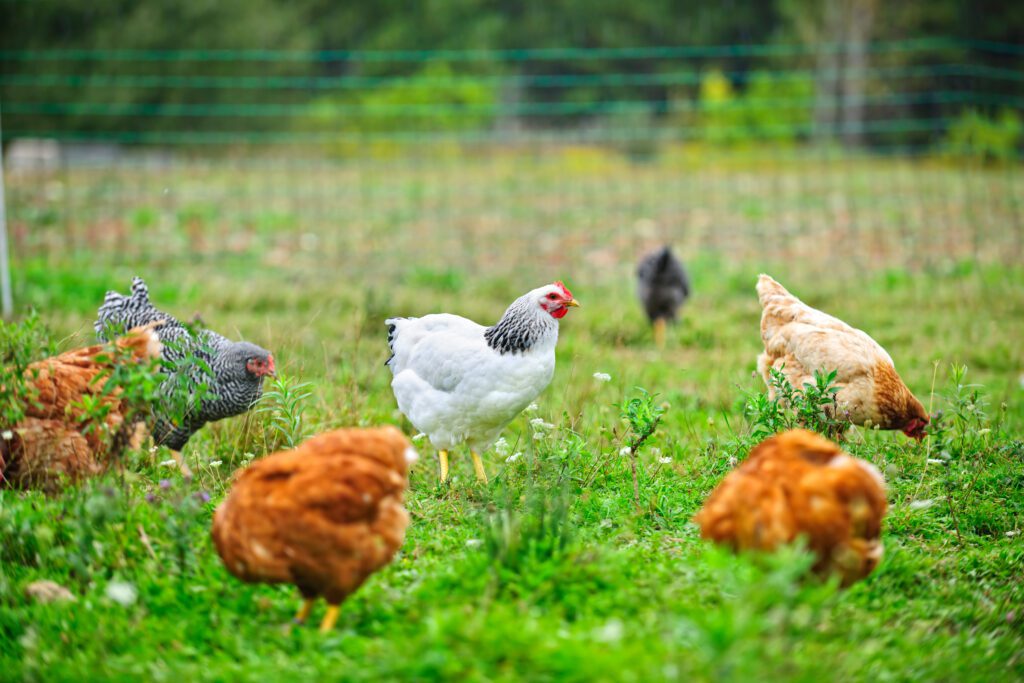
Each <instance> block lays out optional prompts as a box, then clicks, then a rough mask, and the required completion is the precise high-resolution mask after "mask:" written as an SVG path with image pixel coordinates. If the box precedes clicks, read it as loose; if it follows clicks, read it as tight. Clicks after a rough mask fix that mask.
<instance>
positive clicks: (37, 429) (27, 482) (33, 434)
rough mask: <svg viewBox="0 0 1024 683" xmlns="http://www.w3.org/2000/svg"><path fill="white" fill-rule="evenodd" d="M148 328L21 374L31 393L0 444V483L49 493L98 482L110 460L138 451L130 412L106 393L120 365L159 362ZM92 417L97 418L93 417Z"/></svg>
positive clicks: (118, 395)
mask: <svg viewBox="0 0 1024 683" xmlns="http://www.w3.org/2000/svg"><path fill="white" fill-rule="evenodd" d="M159 325H160V323H159V322H154V323H152V324H150V325H147V326H145V327H139V328H136V329H134V330H131V331H130V332H129V333H128V334H126V335H125V336H123V337H121V338H120V339H118V340H117V341H116V342H115V344H116V346H117V348H118V349H119V351H114V350H113V349H112V348H111V345H109V344H97V345H94V346H87V347H85V348H81V349H74V350H72V351H67V352H65V353H62V354H60V355H59V356H54V357H53V358H46V359H44V360H41V361H37V362H35V363H32V364H31V365H29V366H28V368H27V369H26V371H25V381H26V385H27V387H28V389H29V391H30V392H31V394H30V396H28V397H27V398H26V400H25V405H24V413H25V417H24V418H23V419H22V420H21V421H19V422H18V423H17V424H16V425H14V426H13V428H11V429H10V430H8V431H9V434H5V436H7V437H9V438H5V439H3V440H2V441H0V463H4V462H6V465H5V466H3V467H2V476H3V478H6V479H8V480H10V481H11V482H13V483H16V484H19V485H23V486H37V487H40V488H45V489H50V490H52V489H54V488H56V487H57V486H58V484H59V480H60V479H61V478H63V477H67V478H69V479H71V480H78V479H82V478H84V477H87V476H91V475H95V474H98V473H99V472H101V471H103V470H104V469H106V467H107V466H108V465H109V464H110V461H111V457H110V456H111V454H112V453H113V452H115V451H117V450H119V449H120V448H123V447H124V446H125V445H127V444H129V442H130V445H131V446H132V447H137V446H138V443H137V440H138V438H139V435H140V432H139V430H138V429H137V427H138V425H125V424H124V421H125V418H126V417H127V410H128V406H126V405H125V404H124V401H122V400H121V392H120V390H119V389H117V390H114V391H106V390H105V387H106V383H107V381H108V379H109V378H110V375H111V373H112V372H113V370H114V368H115V365H116V364H117V363H118V362H124V361H127V362H143V361H147V360H152V359H156V358H158V357H159V356H160V352H161V344H160V340H159V338H158V336H157V334H156V333H155V332H154V328H156V327H159ZM86 397H89V398H91V399H95V400H96V401H97V402H98V406H99V407H100V408H101V409H102V410H105V411H106V414H105V415H104V416H103V418H102V419H101V420H98V421H97V420H96V419H95V418H87V417H86V415H85V412H84V408H83V399H85V398H86ZM97 412H98V411H97Z"/></svg>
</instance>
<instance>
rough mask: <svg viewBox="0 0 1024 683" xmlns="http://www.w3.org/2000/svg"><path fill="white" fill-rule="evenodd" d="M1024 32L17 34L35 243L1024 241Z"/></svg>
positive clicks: (346, 256)
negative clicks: (1000, 38) (407, 48)
mask: <svg viewBox="0 0 1024 683" xmlns="http://www.w3.org/2000/svg"><path fill="white" fill-rule="evenodd" d="M1022 59H1024V49H1021V48H1019V47H1017V46H1010V45H1002V44H989V43H977V42H964V41H954V40H935V39H927V40H910V41H900V42H890V43H877V44H871V45H867V46H863V49H861V50H859V51H851V49H850V47H849V46H846V45H771V46H768V45H765V46H718V47H714V46H713V47H685V46H683V47H662V48H637V49H628V50H624V49H590V50H587V49H556V50H519V51H435V52H419V51H416V52H342V51H333V52H283V51H117V50H109V51H81V50H76V51H71V50H46V51H6V52H2V51H0V112H2V116H3V126H2V130H3V140H4V144H5V148H6V160H7V179H6V184H7V202H8V209H7V210H8V216H9V224H10V231H11V240H12V251H13V253H14V256H15V258H16V259H19V260H35V261H41V262H46V263H53V262H60V261H66V260H68V259H74V258H79V257H81V256H82V255H84V254H87V255H88V257H89V260H90V262H91V263H97V264H102V263H109V264H123V263H133V264H140V265H141V264H147V263H161V264H175V263H196V262H209V263H218V264H231V263H236V262H237V263H251V262H257V263H260V264H263V265H269V266H275V267H290V268H297V269H330V270H337V269H343V270H344V272H346V273H348V274H349V275H350V276H352V277H358V278H363V279H370V278H374V277H378V276H382V275H402V274H407V273H408V272H410V269H414V268H433V269H443V268H446V267H450V266H453V265H457V266H458V268H459V269H460V270H464V271H467V272H470V273H477V272H479V273H492V274H497V275H507V274H512V273H520V272H523V271H526V272H538V273H539V272H543V273H551V272H556V273H557V272H566V269H571V270H572V271H573V272H576V273H579V272H585V273H587V275H586V277H587V278H594V279H599V278H601V277H603V276H604V274H608V273H613V274H616V276H618V274H621V272H622V271H624V270H625V269H628V268H630V267H631V264H632V262H633V260H634V257H635V256H636V255H637V254H638V253H639V252H640V251H642V250H643V249H645V248H647V247H649V246H651V245H653V244H654V243H657V242H673V243H675V244H677V245H679V247H680V250H681V251H682V253H684V254H689V255H696V254H705V255H711V256H713V257H716V258H721V259H725V260H732V261H737V262H754V263H762V264H769V263H781V262H800V263H802V264H804V265H805V266H811V265H813V266H814V267H816V268H818V269H820V270H821V271H822V272H830V273H842V272H853V271H857V270H862V269H865V268H869V269H870V268H886V267H906V266H913V267H922V266H923V267H927V266H930V265H940V264H946V263H955V262H958V261H963V260H970V261H974V262H980V263H984V262H1019V261H1020V260H1021V257H1022V254H1024V249H1022V240H1024V237H1022V232H1024V226H1022V220H1024V216H1022V211H1021V202H1022V199H1024V183H1022V181H1021V179H1020V174H1019V172H1018V169H1019V166H1018V159H1019V148H1020V143H1021V140H1022V134H1021V127H1022V126H1021V110H1022V108H1024V71H1022V70H1021V69H1019V68H1018V67H1019V65H1020V63H1021V60H1022Z"/></svg>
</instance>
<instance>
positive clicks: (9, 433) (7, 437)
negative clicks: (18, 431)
mask: <svg viewBox="0 0 1024 683" xmlns="http://www.w3.org/2000/svg"><path fill="white" fill-rule="evenodd" d="M0 436H3V437H4V441H10V440H11V439H13V438H14V432H12V431H11V430H10V429H5V430H4V433H3V434H0Z"/></svg>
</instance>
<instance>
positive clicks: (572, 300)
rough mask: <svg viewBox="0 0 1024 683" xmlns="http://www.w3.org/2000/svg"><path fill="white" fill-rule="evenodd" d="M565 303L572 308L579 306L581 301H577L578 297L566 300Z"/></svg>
mask: <svg viewBox="0 0 1024 683" xmlns="http://www.w3.org/2000/svg"><path fill="white" fill-rule="evenodd" d="M565 305H566V306H567V307H570V308H571V307H575V306H579V305H580V302H579V301H576V299H569V300H568V301H566V302H565Z"/></svg>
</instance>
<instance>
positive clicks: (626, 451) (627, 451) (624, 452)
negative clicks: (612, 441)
mask: <svg viewBox="0 0 1024 683" xmlns="http://www.w3.org/2000/svg"><path fill="white" fill-rule="evenodd" d="M632 452H633V449H632V448H630V447H629V446H623V447H622V448H620V449H619V455H629V454H630V453H632Z"/></svg>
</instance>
